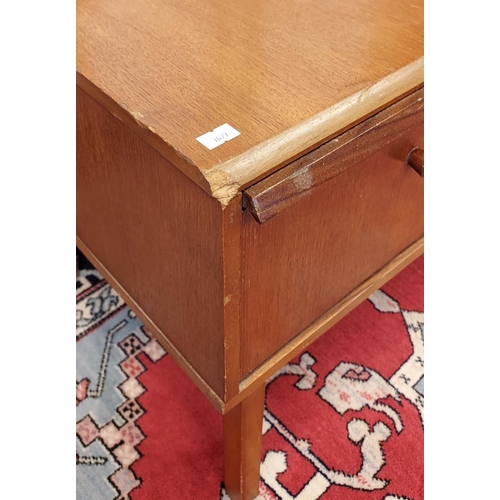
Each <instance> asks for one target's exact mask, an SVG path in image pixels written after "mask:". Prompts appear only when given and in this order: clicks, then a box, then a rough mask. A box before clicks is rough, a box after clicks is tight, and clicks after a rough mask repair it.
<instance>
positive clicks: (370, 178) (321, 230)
mask: <svg viewBox="0 0 500 500" xmlns="http://www.w3.org/2000/svg"><path fill="white" fill-rule="evenodd" d="M416 146H420V147H422V148H423V124H421V125H418V126H417V127H414V128H413V129H411V130H410V131H408V132H407V133H405V134H404V135H403V136H401V137H400V138H398V139H396V140H394V141H392V142H391V143H389V144H388V145H386V146H385V147H383V148H382V149H380V150H379V151H378V152H376V153H375V154H373V155H372V156H370V157H369V158H367V159H366V160H365V161H363V162H361V163H358V164H357V165H355V166H353V167H352V168H350V169H348V170H346V171H344V172H342V173H340V174H339V175H337V176H335V177H334V178H333V179H331V180H329V181H327V182H325V183H323V184H321V185H319V186H317V187H316V188H314V189H312V190H311V191H308V192H307V195H306V196H304V197H302V198H300V200H298V201H297V202H296V203H294V204H293V205H291V206H289V207H288V208H287V209H285V210H283V211H282V212H280V213H278V214H277V215H276V216H275V217H274V218H272V219H271V220H268V221H267V222H265V223H264V224H258V223H257V222H256V221H255V219H254V218H253V216H252V214H251V213H250V212H249V211H248V210H246V211H245V213H244V216H243V268H242V273H243V292H242V294H243V295H242V301H243V328H242V336H241V373H240V376H241V377H242V378H244V377H246V376H247V375H248V374H249V373H250V372H251V371H252V370H254V369H255V368H257V367H258V366H259V365H260V364H261V363H263V362H264V361H266V359H267V358H269V357H270V356H271V355H273V354H274V353H275V352H276V351H277V350H278V349H280V348H281V347H282V346H283V345H284V344H286V343H287V342H288V341H290V340H291V339H292V338H293V337H294V336H295V335H297V334H298V333H299V332H301V331H302V330H304V328H306V327H307V326H308V325H309V324H310V323H311V322H313V321H314V320H316V319H317V318H318V317H319V316H321V315H322V314H324V313H325V311H327V310H328V309H329V308H331V307H332V306H333V305H334V304H335V303H337V302H338V301H339V300H341V299H342V298H343V297H344V296H345V295H347V294H348V293H349V292H351V291H352V290H353V289H355V288H356V287H357V286H358V285H359V284H360V283H362V282H363V281H364V280H366V279H367V278H368V277H369V276H370V275H372V274H373V273H375V272H376V271H378V270H379V269H380V268H381V267H383V266H384V265H385V264H387V263H388V262H389V261H390V260H391V259H393V258H394V257H395V256H396V255H397V254H398V253H400V252H402V251H403V250H404V249H405V248H407V247H408V246H409V245H411V244H412V243H413V242H415V241H416V240H417V239H418V238H420V237H421V236H422V235H423V233H424V213H423V184H424V183H423V179H422V178H421V177H420V176H419V175H418V174H417V173H416V172H415V171H414V170H413V169H412V168H411V167H410V166H409V165H408V164H407V163H406V159H407V157H408V154H409V152H410V151H411V150H412V149H413V148H415V147H416Z"/></svg>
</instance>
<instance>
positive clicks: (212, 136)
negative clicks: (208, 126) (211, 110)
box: [196, 123, 240, 150]
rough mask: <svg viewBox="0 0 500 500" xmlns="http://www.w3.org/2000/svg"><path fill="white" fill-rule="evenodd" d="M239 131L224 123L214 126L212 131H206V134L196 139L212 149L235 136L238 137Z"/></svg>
mask: <svg viewBox="0 0 500 500" xmlns="http://www.w3.org/2000/svg"><path fill="white" fill-rule="evenodd" d="M239 135H240V133H239V132H238V131H237V130H236V129H235V128H233V127H231V125H228V124H227V123H224V125H221V126H220V127H217V128H214V129H213V130H212V132H207V133H206V134H203V135H200V137H197V138H196V140H197V141H198V142H201V143H202V144H203V145H204V146H205V147H206V148H207V149H210V150H212V149H214V148H216V147H217V146H220V145H221V144H224V143H225V142H227V141H230V140H231V139H234V138H235V137H238V136H239Z"/></svg>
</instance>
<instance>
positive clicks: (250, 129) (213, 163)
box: [77, 0, 423, 205]
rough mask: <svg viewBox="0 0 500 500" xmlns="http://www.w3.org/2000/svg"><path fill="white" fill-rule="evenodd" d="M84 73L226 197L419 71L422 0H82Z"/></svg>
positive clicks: (97, 92) (164, 150) (414, 82)
mask: <svg viewBox="0 0 500 500" xmlns="http://www.w3.org/2000/svg"><path fill="white" fill-rule="evenodd" d="M77 83H78V85H79V86H81V87H82V88H84V89H85V90H86V91H87V92H89V93H91V94H92V95H93V96H94V97H95V98H96V99H98V100H99V101H100V102H101V103H103V104H104V105H105V106H106V107H107V108H108V109H110V110H111V111H112V113H113V114H115V115H116V116H118V117H119V118H120V119H121V120H123V121H124V122H125V123H126V124H127V125H128V126H130V127H132V128H133V130H134V131H135V132H136V133H137V134H138V135H140V136H141V137H143V138H144V139H145V140H146V141H147V142H149V143H150V144H151V145H153V147H155V148H156V149H157V150H158V151H160V153H161V154H162V155H163V156H165V157H166V158H167V159H169V161H171V162H172V163H173V164H175V165H176V166H177V167H178V168H179V169H181V170H182V171H184V173H186V174H187V175H188V176H189V177H190V178H191V179H193V180H194V181H195V182H197V183H198V184H199V185H200V186H201V187H202V188H203V189H205V190H206V191H208V192H210V193H211V194H212V195H213V196H214V197H215V198H217V199H218V200H219V201H220V203H222V205H226V204H227V203H228V202H229V201H230V200H231V199H232V198H233V197H234V196H236V194H237V192H238V191H240V190H241V189H242V188H245V187H247V186H248V185H250V184H251V183H253V182H255V181H257V180H259V179H261V178H262V177H264V176H265V175H268V174H269V173H271V172H273V171H274V170H276V169H277V168H278V167H280V166H283V165H285V164H286V163H288V162H289V161H291V160H293V159H295V158H297V157H298V156H299V155H301V154H303V153H304V152H306V151H307V150H310V149H312V148H314V147H316V146H318V145H319V144H322V143H323V142H325V141H326V140H328V139H329V138H331V137H333V136H334V135H335V134H338V133H339V132H340V131H341V130H344V129H346V127H349V126H351V125H352V124H353V123H355V122H357V121H360V120H361V119H363V118H364V117H367V116H369V115H371V114H373V113H375V112H376V111H377V110H379V109H381V108H382V107H383V106H385V105H386V104H388V103H390V102H392V101H394V100H396V99H398V98H400V97H401V96H402V95H404V94H405V93H408V92H410V91H412V90H413V89H415V88H417V87H419V86H421V85H422V83H423V1H422V0H403V1H400V2H394V1H389V0H328V1H326V0H322V1H316V0H314V1H313V0H265V1H264V0H253V1H249V0H237V1H234V2H226V1H223V0H210V1H201V0H185V1H182V2H178V1H174V0H145V1H143V2H140V4H138V3H137V2H136V1H133V0H77ZM224 123H229V124H230V125H231V126H233V127H235V128H236V129H237V130H238V131H239V132H241V135H240V136H238V137H236V138H235V139H232V140H231V141H228V142H226V143H225V144H222V145H221V146H219V147H217V148H216V149H214V150H212V151H209V150H208V149H206V148H205V147H204V146H203V145H202V144H200V143H199V142H197V141H196V137H198V136H200V135H202V134H204V133H206V132H208V131H211V130H213V129H214V128H216V127H218V126H220V125H222V124H224Z"/></svg>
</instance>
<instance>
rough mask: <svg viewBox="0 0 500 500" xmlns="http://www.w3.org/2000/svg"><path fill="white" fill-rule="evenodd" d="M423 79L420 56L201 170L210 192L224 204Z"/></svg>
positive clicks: (422, 63) (411, 88) (422, 66)
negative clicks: (280, 130)
mask: <svg viewBox="0 0 500 500" xmlns="http://www.w3.org/2000/svg"><path fill="white" fill-rule="evenodd" d="M423 81H424V58H423V56H422V57H421V58H420V59H417V60H416V61H414V62H413V63H411V64H409V65H407V66H405V67H403V68H401V69H400V70H399V71H396V72H395V73H392V74H391V75H389V76H387V77H386V78H384V79H382V80H380V81H378V82H377V83H375V84H374V85H372V86H371V87H368V88H367V89H363V90H360V91H359V92H357V93H355V94H353V95H351V96H349V97H348V98H347V99H344V100H343V101H341V102H339V103H337V104H335V105H334V106H332V107H330V108H328V109H326V110H324V111H322V112H321V113H318V114H317V115H315V116H313V117H312V118H310V119H308V120H306V121H304V122H302V123H301V124H299V125H297V126H295V127H292V128H290V129H288V130H286V131H285V132H282V133H281V134H279V135H277V136H275V137H273V138H271V139H269V140H267V141H264V142H262V143H260V144H258V145H257V146H254V147H253V148H251V149H249V150H248V151H245V152H244V153H242V154H240V155H238V156H235V157H234V158H231V159H230V160H227V161H225V162H224V163H221V164H219V165H217V166H215V167H213V168H211V169H209V170H206V171H204V172H202V173H203V175H204V176H205V178H206V179H207V182H208V184H209V185H210V189H211V191H212V195H213V196H214V198H216V199H218V200H219V201H220V203H221V204H222V205H223V206H226V205H227V203H229V201H230V200H231V199H232V198H233V197H234V196H235V195H236V193H237V192H238V191H240V190H241V189H244V188H246V187H248V185H249V184H250V183H252V182H253V181H254V180H255V179H257V178H261V177H262V176H264V175H265V174H267V173H271V172H272V170H273V168H275V167H276V166H277V165H280V164H281V163H283V162H286V161H287V159H289V158H293V157H295V156H297V155H299V154H300V153H301V152H303V151H305V150H306V149H308V148H310V147H312V146H314V145H316V144H318V143H320V142H321V141H322V140H324V139H325V138H327V137H331V136H332V135H333V134H335V133H336V132H337V131H340V130H342V129H343V128H345V127H346V126H349V124H350V123H353V122H355V121H357V120H360V119H362V118H363V117H365V116H366V115H368V114H369V113H371V112H372V111H374V110H376V109H378V108H380V107H381V106H383V105H385V104H387V103H389V102H391V101H393V100H394V99H397V98H398V97H399V96H401V95H403V94H404V93H406V92H409V91H411V90H413V89H414V88H416V87H418V86H419V85H422V83H423Z"/></svg>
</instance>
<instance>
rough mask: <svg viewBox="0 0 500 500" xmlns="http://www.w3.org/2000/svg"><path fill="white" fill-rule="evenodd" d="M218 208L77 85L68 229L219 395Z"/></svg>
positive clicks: (221, 293) (220, 297) (221, 325)
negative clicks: (73, 220) (73, 228)
mask: <svg viewBox="0 0 500 500" xmlns="http://www.w3.org/2000/svg"><path fill="white" fill-rule="evenodd" d="M222 225H223V221H222V210H221V207H220V204H219V203H218V202H217V201H216V200H214V199H213V198H211V197H210V196H209V195H207V194H206V193H205V192H204V191H203V190H202V189H201V188H199V187H198V186H197V185H196V184H194V183H193V182H192V181H191V180H189V179H188V178H187V177H186V176H185V175H184V174H183V173H181V172H180V171H179V170H178V169H176V168H175V167H174V166H173V165H171V164H170V163H169V162H168V161H167V160H166V159H165V158H163V157H162V156H161V155H160V154H159V153H158V152H157V151H155V150H154V149H153V148H152V147H151V146H149V145H148V144H147V143H145V142H144V141H143V140H141V139H140V138H139V137H137V136H136V135H135V134H134V133H133V132H131V131H130V129H129V128H128V127H126V126H124V125H123V123H121V122H120V121H119V120H118V119H116V118H115V117H114V116H113V115H112V114H111V113H109V111H107V110H106V109H105V108H104V107H103V106H102V105H100V104H99V103H98V102H97V101H95V100H94V99H93V98H92V97H90V96H89V95H88V94H86V93H85V92H84V91H83V90H82V89H80V88H78V87H77V234H78V236H79V238H81V240H82V241H83V242H84V243H85V245H86V246H87V247H88V248H89V249H90V251H91V252H92V253H94V255H95V256H96V257H97V258H98V259H99V261H100V262H101V263H102V264H103V266H104V267H105V268H106V269H107V270H108V271H109V273H110V274H111V275H112V276H113V278H114V279H115V280H116V281H117V282H118V283H119V284H120V285H121V286H122V287H123V288H124V289H125V290H126V291H127V292H128V293H129V294H130V296H131V297H132V298H133V299H134V300H135V301H136V303H137V304H138V306H139V307H140V308H142V309H143V311H144V312H145V313H146V314H147V315H148V316H149V318H150V319H151V321H152V322H153V323H154V324H156V325H157V326H158V328H159V329H160V331H161V332H163V333H164V334H165V336H166V337H167V338H168V339H169V340H170V341H171V342H172V344H173V345H174V346H175V347H176V348H177V349H178V351H179V352H180V353H181V354H182V356H184V358H185V359H186V360H187V361H188V362H189V363H190V364H191V366H192V367H193V368H194V370H195V371H196V372H197V373H198V374H199V375H200V376H201V378H203V379H204V380H205V382H206V383H207V384H208V385H209V386H210V387H211V388H212V389H213V390H214V392H215V393H216V394H218V395H219V396H220V397H221V398H223V396H224V387H223V384H224V376H223V369H224V362H223V330H224V316H223V315H224V311H223V307H224V304H223V301H224V289H223V286H224V285H223V269H222V266H223V261H222Z"/></svg>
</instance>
